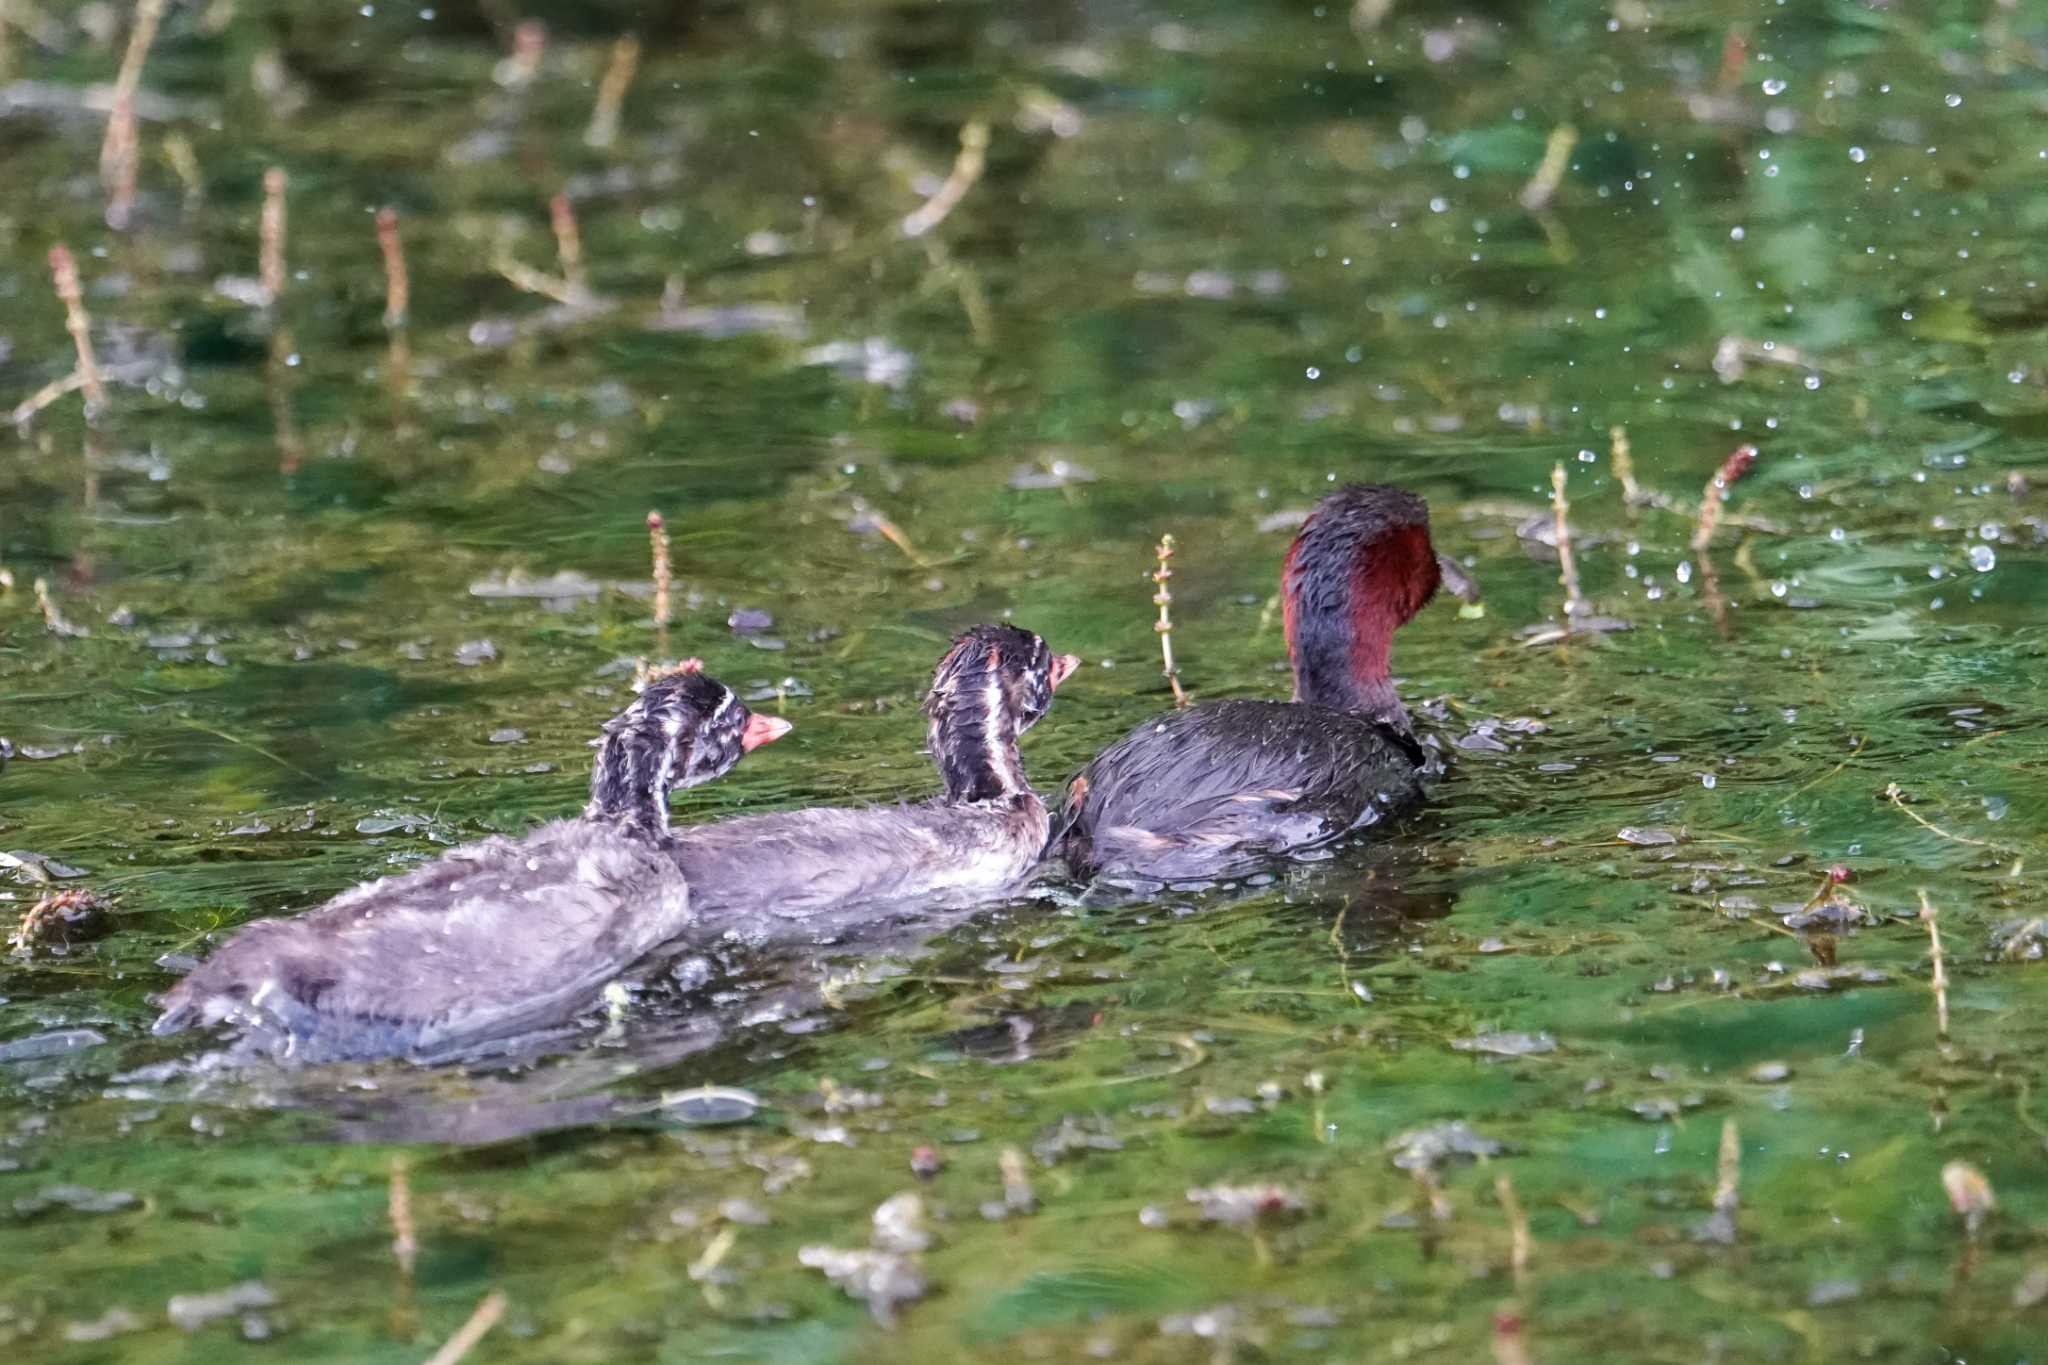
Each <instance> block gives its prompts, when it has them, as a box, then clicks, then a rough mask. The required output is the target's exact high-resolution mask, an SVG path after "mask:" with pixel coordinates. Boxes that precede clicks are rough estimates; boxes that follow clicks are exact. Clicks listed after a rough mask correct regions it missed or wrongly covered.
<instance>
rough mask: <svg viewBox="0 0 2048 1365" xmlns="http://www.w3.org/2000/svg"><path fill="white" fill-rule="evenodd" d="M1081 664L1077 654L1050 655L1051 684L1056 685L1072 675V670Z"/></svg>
mask: <svg viewBox="0 0 2048 1365" xmlns="http://www.w3.org/2000/svg"><path fill="white" fill-rule="evenodd" d="M1080 666H1081V656H1080V655H1078V654H1055V655H1053V656H1052V685H1053V686H1054V687H1058V686H1059V685H1060V684H1061V683H1063V682H1065V681H1066V680H1067V679H1068V678H1071V677H1073V676H1074V670H1075V669H1077V668H1079V667H1080Z"/></svg>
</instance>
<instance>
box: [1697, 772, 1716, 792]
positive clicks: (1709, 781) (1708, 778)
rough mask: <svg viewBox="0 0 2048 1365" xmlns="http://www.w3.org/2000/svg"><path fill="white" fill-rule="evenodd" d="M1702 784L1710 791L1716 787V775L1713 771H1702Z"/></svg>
mask: <svg viewBox="0 0 2048 1365" xmlns="http://www.w3.org/2000/svg"><path fill="white" fill-rule="evenodd" d="M1700 785H1701V786H1702V787H1705V788H1706V789H1707V790H1708V791H1712V790H1713V789H1714V775H1713V774H1712V773H1701V774H1700Z"/></svg>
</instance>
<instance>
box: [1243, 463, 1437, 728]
mask: <svg viewBox="0 0 2048 1365" xmlns="http://www.w3.org/2000/svg"><path fill="white" fill-rule="evenodd" d="M1440 581H1441V572H1440V570H1439V569H1438V567H1437V556H1436V548H1435V547H1434V546H1433V545H1431V544H1430V540H1429V505H1428V504H1427V503H1425V502H1423V500H1422V499H1421V498H1418V497H1416V496H1415V495H1414V494H1413V493H1410V492H1409V491H1408V490H1407V489H1405V488H1395V487H1394V486H1392V485H1391V484H1380V483H1374V484H1352V485H1350V486H1349V487H1346V488H1340V489H1338V490H1337V491H1336V492H1334V493H1332V494H1330V495H1329V496H1328V497H1326V498H1324V499H1323V500H1322V501H1321V502H1319V503H1317V504H1316V508H1315V511H1313V512H1311V513H1310V514H1309V518H1308V520H1307V522H1305V523H1303V525H1302V528H1301V531H1300V533H1299V534H1297V535H1296V536H1295V538H1294V544H1293V546H1292V547H1290V548H1289V549H1288V551H1287V564H1286V567H1285V568H1284V569H1282V571H1281V574H1280V598H1281V603H1282V607H1283V611H1284V614H1285V619H1286V623H1287V653H1288V657H1289V658H1290V659H1292V660H1293V662H1294V699H1295V700H1296V701H1303V702H1311V703H1314V704H1316V705H1318V706H1328V707H1332V708H1335V709H1337V710H1340V711H1356V712H1362V713H1364V714H1367V715H1375V716H1379V717H1381V718H1383V719H1387V720H1398V721H1401V722H1404V723H1405V721H1406V719H1407V717H1406V713H1405V712H1403V711H1402V709H1401V703H1400V700H1399V698H1397V697H1396V696H1395V695H1394V684H1393V678H1392V676H1391V674H1390V671H1389V668H1388V654H1389V652H1390V650H1391V648H1392V644H1393V639H1394V632H1395V631H1396V630H1398V629H1399V628H1400V627H1401V626H1403V625H1405V624H1407V622H1408V621H1409V619H1410V618H1411V617H1413V616H1414V615H1415V613H1416V612H1418V611H1421V610H1422V608H1423V607H1424V606H1425V605H1427V604H1428V602H1429V599H1430V598H1431V597H1433V596H1435V594H1436V590H1437V584H1438V583H1439V582H1440Z"/></svg>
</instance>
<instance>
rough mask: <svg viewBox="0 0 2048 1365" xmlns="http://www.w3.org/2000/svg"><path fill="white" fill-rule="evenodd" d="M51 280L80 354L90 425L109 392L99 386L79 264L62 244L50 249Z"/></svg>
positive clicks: (86, 414)
mask: <svg viewBox="0 0 2048 1365" xmlns="http://www.w3.org/2000/svg"><path fill="white" fill-rule="evenodd" d="M50 278H51V279H52V281H54V282H55V284H56V287H57V297H58V298H59V299H61V300H63V302H64V329H65V330H66V331H68V332H70V333H71V344H72V346H73V347H74V348H75V349H76V350H77V352H78V386H79V387H80V388H82V389H84V390H85V417H86V420H87V421H88V422H90V421H91V420H92V419H93V418H95V417H97V416H98V415H99V413H100V410H101V409H102V408H104V407H105V406H106V403H107V391H106V389H105V388H103V387H101V385H100V365H99V360H98V358H97V357H96V356H94V354H93V349H92V319H91V318H89V317H88V316H86V312H85V294H84V292H83V291H82V290H81V289H80V288H79V287H78V263H77V262H76V261H74V260H72V259H71V249H70V248H69V247H67V246H65V245H64V244H63V243H61V242H60V243H58V244H57V245H56V246H53V247H51V248H50Z"/></svg>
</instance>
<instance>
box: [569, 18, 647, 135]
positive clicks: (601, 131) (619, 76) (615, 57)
mask: <svg viewBox="0 0 2048 1365" xmlns="http://www.w3.org/2000/svg"><path fill="white" fill-rule="evenodd" d="M639 68H640V40H639V39H638V38H635V37H634V36H633V35H631V34H630V33H629V34H627V35H626V36H625V37H623V38H620V39H619V40H618V41H617V42H615V43H613V44H612V55H611V59H610V60H609V61H607V62H606V63H605V68H604V79H603V80H601V81H599V82H598V86H597V103H596V105H595V106H594V107H593V108H592V109H591V111H590V127H589V128H588V129H587V130H585V132H584V134H583V141H584V143H585V144H586V145H587V146H591V147H597V148H605V147H609V146H611V145H612V143H613V142H614V141H616V140H617V138H618V136H619V106H620V105H621V104H623V103H624V102H625V99H626V90H627V88H628V87H630V86H631V85H632V84H633V73H634V72H635V71H637V70H639Z"/></svg>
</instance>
